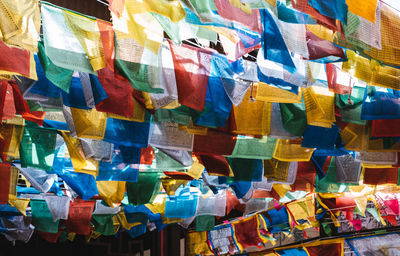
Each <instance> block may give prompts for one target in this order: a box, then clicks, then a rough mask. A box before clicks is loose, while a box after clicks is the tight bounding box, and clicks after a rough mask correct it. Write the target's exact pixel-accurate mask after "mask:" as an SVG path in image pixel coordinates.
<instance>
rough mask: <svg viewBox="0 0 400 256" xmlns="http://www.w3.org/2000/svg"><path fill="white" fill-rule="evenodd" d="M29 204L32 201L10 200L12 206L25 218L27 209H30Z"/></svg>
mask: <svg viewBox="0 0 400 256" xmlns="http://www.w3.org/2000/svg"><path fill="white" fill-rule="evenodd" d="M29 202H30V199H26V198H16V199H9V200H8V203H9V204H10V206H12V207H15V208H17V210H18V211H19V212H20V213H21V214H22V215H24V216H26V207H28V204H29Z"/></svg>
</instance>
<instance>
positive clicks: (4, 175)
mask: <svg viewBox="0 0 400 256" xmlns="http://www.w3.org/2000/svg"><path fill="white" fill-rule="evenodd" d="M0 168H1V169H0V171H1V173H0V175H1V179H0V180H1V186H0V187H1V190H0V203H1V204H7V203H8V198H9V194H10V185H11V184H10V178H11V165H10V164H7V163H1V165H0Z"/></svg>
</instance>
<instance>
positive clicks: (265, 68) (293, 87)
mask: <svg viewBox="0 0 400 256" xmlns="http://www.w3.org/2000/svg"><path fill="white" fill-rule="evenodd" d="M293 61H294V63H295V65H296V67H297V68H296V72H292V71H291V70H289V69H287V67H286V66H284V65H282V64H280V63H277V62H274V61H271V60H267V59H265V57H264V49H260V50H259V51H258V54H257V77H258V81H260V82H263V83H266V84H269V85H274V86H277V87H278V88H280V89H283V90H286V91H288V92H291V93H293V94H298V86H300V87H305V86H306V85H307V84H308V80H307V76H308V75H307V73H308V72H309V68H308V67H307V65H306V62H305V60H302V59H301V57H300V56H299V55H294V56H293ZM291 72H292V73H291Z"/></svg>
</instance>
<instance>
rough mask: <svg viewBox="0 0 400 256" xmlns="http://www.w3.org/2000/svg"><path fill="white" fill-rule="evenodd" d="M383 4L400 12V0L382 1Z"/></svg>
mask: <svg viewBox="0 0 400 256" xmlns="http://www.w3.org/2000/svg"><path fill="white" fill-rule="evenodd" d="M382 2H385V3H387V4H388V5H390V6H392V7H393V8H396V9H397V10H398V11H399V12H400V0H382Z"/></svg>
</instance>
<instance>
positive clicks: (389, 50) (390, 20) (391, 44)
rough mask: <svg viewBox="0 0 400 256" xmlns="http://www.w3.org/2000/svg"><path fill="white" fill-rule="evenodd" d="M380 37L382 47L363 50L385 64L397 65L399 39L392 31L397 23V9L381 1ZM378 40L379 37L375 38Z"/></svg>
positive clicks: (399, 63)
mask: <svg viewBox="0 0 400 256" xmlns="http://www.w3.org/2000/svg"><path fill="white" fill-rule="evenodd" d="M380 7H381V8H380V10H381V29H380V33H381V38H382V49H378V48H374V47H372V48H371V50H369V51H367V50H364V52H365V53H366V54H367V55H368V56H370V57H372V58H374V59H376V60H379V61H382V62H383V63H385V64H387V65H392V66H399V65H400V62H399V60H398V56H399V40H398V35H397V33H393V31H396V30H393V28H395V27H397V26H398V25H399V22H400V20H399V19H398V15H397V11H396V10H394V9H393V8H391V7H390V6H389V5H388V4H385V3H384V2H381V5H380ZM377 39H378V40H379V38H377Z"/></svg>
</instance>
